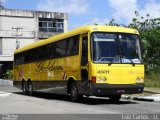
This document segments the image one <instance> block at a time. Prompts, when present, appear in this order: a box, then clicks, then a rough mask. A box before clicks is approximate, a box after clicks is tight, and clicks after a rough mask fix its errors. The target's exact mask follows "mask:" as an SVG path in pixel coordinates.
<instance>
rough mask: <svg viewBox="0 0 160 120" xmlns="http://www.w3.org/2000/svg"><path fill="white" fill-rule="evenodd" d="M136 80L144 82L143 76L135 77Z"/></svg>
mask: <svg viewBox="0 0 160 120" xmlns="http://www.w3.org/2000/svg"><path fill="white" fill-rule="evenodd" d="M136 82H144V78H143V77H137V79H136Z"/></svg>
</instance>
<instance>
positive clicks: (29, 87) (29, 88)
mask: <svg viewBox="0 0 160 120" xmlns="http://www.w3.org/2000/svg"><path fill="white" fill-rule="evenodd" d="M27 94H28V95H29V96H32V95H33V84H32V82H31V81H28V83H27Z"/></svg>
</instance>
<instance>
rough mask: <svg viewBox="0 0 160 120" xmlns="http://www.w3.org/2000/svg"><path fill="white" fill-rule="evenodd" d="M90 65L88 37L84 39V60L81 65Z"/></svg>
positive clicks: (82, 59)
mask: <svg viewBox="0 0 160 120" xmlns="http://www.w3.org/2000/svg"><path fill="white" fill-rule="evenodd" d="M87 63H88V38H87V36H85V37H83V38H82V58H81V65H82V66H86V65H87Z"/></svg>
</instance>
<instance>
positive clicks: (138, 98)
mask: <svg viewBox="0 0 160 120" xmlns="http://www.w3.org/2000/svg"><path fill="white" fill-rule="evenodd" d="M133 100H138V101H148V102H154V99H151V98H145V97H133Z"/></svg>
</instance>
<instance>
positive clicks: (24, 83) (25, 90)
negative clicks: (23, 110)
mask: <svg viewBox="0 0 160 120" xmlns="http://www.w3.org/2000/svg"><path fill="white" fill-rule="evenodd" d="M22 91H23V94H24V95H27V86H26V82H25V81H22Z"/></svg>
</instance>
